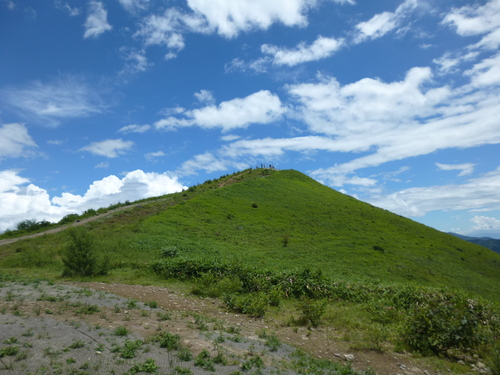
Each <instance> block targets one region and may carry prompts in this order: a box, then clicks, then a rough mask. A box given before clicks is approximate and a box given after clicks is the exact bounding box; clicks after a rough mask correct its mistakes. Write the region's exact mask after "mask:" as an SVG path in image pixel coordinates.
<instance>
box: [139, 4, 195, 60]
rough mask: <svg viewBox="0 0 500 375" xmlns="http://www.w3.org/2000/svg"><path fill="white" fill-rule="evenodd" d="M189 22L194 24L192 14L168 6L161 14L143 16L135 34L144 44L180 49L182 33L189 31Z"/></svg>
mask: <svg viewBox="0 0 500 375" xmlns="http://www.w3.org/2000/svg"><path fill="white" fill-rule="evenodd" d="M199 22H201V20H200V21H199ZM191 24H196V22H195V21H194V20H193V19H192V16H189V15H186V14H184V13H181V12H180V11H179V10H177V9H174V8H169V9H167V10H166V11H165V13H164V14H163V15H160V16H158V15H154V14H153V15H150V16H149V17H147V18H145V19H144V20H143V22H142V23H141V25H140V29H139V30H138V31H137V32H136V33H135V36H136V37H142V38H143V39H144V43H145V45H146V46H152V45H164V46H166V47H167V48H169V49H174V50H177V51H180V50H182V49H183V48H184V37H183V35H182V34H183V33H185V32H187V31H189V25H191Z"/></svg>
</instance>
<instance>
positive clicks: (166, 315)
mask: <svg viewBox="0 0 500 375" xmlns="http://www.w3.org/2000/svg"><path fill="white" fill-rule="evenodd" d="M156 317H157V318H158V321H159V322H163V321H165V320H171V319H172V317H171V316H170V314H169V313H167V312H164V311H158V312H157V313H156Z"/></svg>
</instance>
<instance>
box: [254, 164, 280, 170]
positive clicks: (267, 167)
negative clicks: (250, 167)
mask: <svg viewBox="0 0 500 375" xmlns="http://www.w3.org/2000/svg"><path fill="white" fill-rule="evenodd" d="M259 168H263V169H276V168H275V167H274V165H272V164H269V166H267V165H266V164H261V165H260V167H259V166H258V165H257V166H256V169H259Z"/></svg>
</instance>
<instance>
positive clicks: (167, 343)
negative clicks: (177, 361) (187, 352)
mask: <svg viewBox="0 0 500 375" xmlns="http://www.w3.org/2000/svg"><path fill="white" fill-rule="evenodd" d="M160 348H165V349H167V350H168V351H171V350H179V349H181V337H180V336H179V335H174V334H172V333H169V332H164V333H162V334H161V335H160Z"/></svg>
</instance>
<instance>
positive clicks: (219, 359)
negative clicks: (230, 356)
mask: <svg viewBox="0 0 500 375" xmlns="http://www.w3.org/2000/svg"><path fill="white" fill-rule="evenodd" d="M213 362H214V363H215V364H218V365H223V366H225V365H227V359H226V357H224V354H223V353H222V352H218V353H217V355H216V356H215V357H214V358H213Z"/></svg>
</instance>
